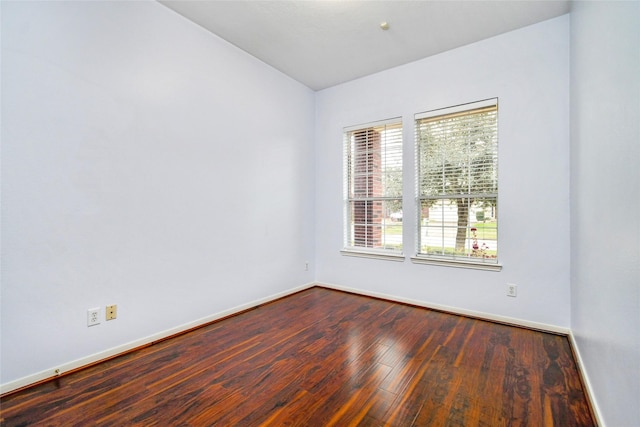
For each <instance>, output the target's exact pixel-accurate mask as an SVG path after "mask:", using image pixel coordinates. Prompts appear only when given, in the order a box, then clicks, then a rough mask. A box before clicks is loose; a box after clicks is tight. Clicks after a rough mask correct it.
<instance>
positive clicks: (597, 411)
mask: <svg viewBox="0 0 640 427" xmlns="http://www.w3.org/2000/svg"><path fill="white" fill-rule="evenodd" d="M569 341H570V342H571V348H572V349H573V354H574V356H575V359H576V363H577V364H578V370H579V371H580V375H581V376H582V383H583V384H584V387H585V388H586V390H585V391H586V394H587V399H589V404H590V405H591V409H592V410H593V416H594V417H596V420H595V421H596V424H597V425H598V426H600V427H606V426H605V424H604V421H603V419H602V416H600V408H599V407H598V402H596V399H595V396H594V395H593V392H592V390H593V388H592V387H591V382H590V381H589V376H588V375H587V371H586V370H585V369H584V364H583V363H582V356H580V348H579V347H578V342H577V341H576V338H575V337H574V336H573V332H569Z"/></svg>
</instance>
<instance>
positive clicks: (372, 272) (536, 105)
mask: <svg viewBox="0 0 640 427" xmlns="http://www.w3.org/2000/svg"><path fill="white" fill-rule="evenodd" d="M494 97H498V98H499V206H500V207H499V209H500V225H499V227H500V230H499V246H500V262H501V264H503V266H504V267H503V269H502V271H501V272H488V271H476V270H468V269H459V268H450V267H437V266H427V265H416V264H413V263H412V262H411V261H409V259H408V258H407V259H406V260H405V261H404V262H393V261H381V260H371V259H363V258H354V257H347V256H342V255H341V254H340V252H339V251H340V249H341V248H342V245H343V232H342V212H343V199H342V194H343V181H342V168H343V158H342V128H343V127H345V126H350V125H356V124H360V123H367V122H371V121H376V120H381V119H387V118H391V117H398V116H402V117H403V121H404V126H405V127H404V154H405V157H404V170H405V173H404V198H405V205H404V226H405V231H404V244H405V255H407V257H409V256H411V255H414V254H415V237H414V233H415V231H414V230H415V219H414V218H413V215H412V212H414V209H415V201H414V197H415V196H414V194H415V189H414V188H415V184H414V181H415V178H414V172H413V167H414V142H413V115H414V114H415V113H418V112H422V111H428V110H432V109H437V108H442V107H448V106H452V105H457V104H462V103H467V102H472V101H477V100H482V99H487V98H494ZM316 190H317V194H316V260H317V261H316V262H317V270H316V274H317V280H318V281H319V282H326V283H332V284H337V285H342V286H350V287H352V288H359V289H365V290H368V291H371V292H377V293H381V294H389V295H396V296H399V297H403V298H410V299H413V300H419V301H426V302H430V303H436V304H442V305H447V306H453V307H459V308H463V309H467V310H474V311H479V312H487V313H492V314H497V315H501V316H509V317H515V318H519V319H525V320H528V321H534V322H540V323H545V324H551V325H555V326H561V327H568V326H569V309H570V307H569V257H570V255H569V16H568V15H565V16H562V17H559V18H556V19H553V20H550V21H546V22H543V23H540V24H537V25H534V26H530V27H527V28H524V29H520V30H516V31H513V32H510V33H506V34H503V35H501V36H498V37H494V38H491V39H488V40H485V41H482V42H479V43H475V44H472V45H468V46H465V47H462V48H459V49H455V50H452V51H449V52H446V53H443V54H440V55H437V56H433V57H430V58H427V59H424V60H421V61H417V62H414V63H411V64H408V65H404V66H401V67H397V68H394V69H391V70H388V71H384V72H381V73H378V74H375V75H371V76H368V77H365V78H362V79H358V80H355V81H352V82H349V83H345V84H343V85H340V86H336V87H333V88H329V89H326V90H323V91H320V92H318V94H317V97H316ZM506 283H516V284H517V285H518V297H517V298H510V297H507V296H506Z"/></svg>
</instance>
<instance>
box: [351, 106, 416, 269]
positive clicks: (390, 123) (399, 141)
mask: <svg viewBox="0 0 640 427" xmlns="http://www.w3.org/2000/svg"><path fill="white" fill-rule="evenodd" d="M387 127H389V128H391V129H390V130H391V132H393V133H392V134H391V136H390V138H391V140H390V141H387V140H386V135H383V136H382V137H381V139H380V147H379V162H380V164H379V166H380V174H379V175H380V176H377V175H376V174H375V173H371V172H370V170H369V165H370V163H371V162H372V161H371V160H369V156H368V153H369V151H368V150H369V148H368V147H369V146H370V145H369V142H368V139H367V142H365V146H366V147H367V148H365V150H366V151H365V152H366V153H367V155H365V161H364V165H367V166H366V171H365V172H361V173H355V172H354V171H355V169H352V167H353V168H355V167H356V166H355V165H354V162H355V161H357V160H355V159H353V158H352V156H355V154H354V153H355V152H354V150H355V148H353V145H354V144H356V143H362V142H364V141H365V140H358V141H357V142H356V141H354V140H353V138H355V137H356V136H355V134H356V133H358V132H368V131H374V132H376V130H377V129H378V130H379V129H384V130H386V128H387ZM403 131H404V127H403V121H402V117H394V118H390V119H385V120H380V121H375V122H370V123H365V124H361V125H355V126H348V127H345V128H343V210H344V212H343V247H342V249H341V251H340V252H341V254H343V255H347V256H357V257H365V258H374V259H383V260H391V261H404V258H405V256H404V253H403V250H404V239H403V233H404V227H403V226H402V222H399V225H400V226H401V227H400V228H401V233H400V235H399V240H400V243H399V245H400V249H396V248H390V247H384V246H385V245H387V243H386V240H385V239H386V235H385V231H386V229H387V228H386V227H388V226H390V225H391V224H392V223H391V222H390V221H391V220H390V218H389V222H387V218H386V215H384V213H383V215H382V217H381V221H382V222H381V223H379V224H378V223H376V222H375V215H371V216H372V217H373V220H372V221H369V218H368V217H369V215H365V216H366V217H367V219H365V221H364V222H362V223H359V224H356V223H355V222H354V221H355V220H353V221H352V216H356V214H353V215H352V212H354V211H355V210H356V209H357V208H356V207H355V206H356V205H357V204H360V205H361V206H362V203H363V202H364V203H365V205H366V204H369V203H371V205H376V209H382V210H383V211H386V210H387V209H386V208H384V207H377V204H380V206H384V204H385V203H388V202H397V203H398V204H399V206H400V207H401V208H402V203H403V178H404V176H403V174H404V171H403V137H404V135H403ZM382 132H383V131H379V133H382ZM366 138H368V137H366ZM387 142H388V143H389V144H391V148H390V149H391V150H392V151H391V152H390V153H389V154H387V153H386V152H385V153H384V154H383V146H386V143H387ZM374 151H375V150H373V151H372V152H374ZM359 155H360V156H362V153H360V154H359ZM387 155H388V156H389V157H387ZM390 159H391V160H390ZM389 163H395V165H394V166H395V167H396V168H399V170H396V171H394V172H395V175H396V176H397V177H399V192H398V193H397V194H395V195H388V194H386V188H385V187H384V182H383V181H384V178H383V177H382V176H383V175H384V174H386V173H389V171H388V168H390V166H389ZM376 177H377V178H379V179H380V180H381V182H382V184H381V185H382V187H381V189H382V192H383V194H381V195H371V194H369V192H370V191H375V190H371V189H367V190H366V192H367V194H364V195H362V194H361V195H360V196H358V195H356V193H357V190H356V187H357V188H361V185H360V186H359V184H356V181H355V180H356V179H358V178H360V179H363V178H364V179H365V180H367V178H369V179H375V178H376ZM369 182H370V181H369V180H367V184H365V185H366V186H369V185H370V184H368V183H369ZM371 185H373V184H371ZM359 209H363V208H362V207H360V208H359ZM366 209H367V208H365V210H366ZM393 225H395V226H397V225H398V223H395V224H393ZM356 227H361V229H362V228H363V227H364V228H365V229H367V230H368V229H371V228H380V230H379V231H378V232H379V233H382V234H381V235H382V240H381V242H382V244H383V247H373V246H366V244H367V243H369V242H370V241H373V242H374V243H375V241H376V238H375V236H374V237H368V236H367V237H365V245H358V244H356V240H357V239H358V236H361V235H360V234H358V233H357V231H356V229H355V228H356ZM368 233H369V231H365V234H368ZM359 238H360V239H362V237H359Z"/></svg>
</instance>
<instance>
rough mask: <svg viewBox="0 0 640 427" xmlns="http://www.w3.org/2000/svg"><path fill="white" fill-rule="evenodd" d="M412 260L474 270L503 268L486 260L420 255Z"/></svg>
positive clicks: (497, 269) (416, 262)
mask: <svg viewBox="0 0 640 427" xmlns="http://www.w3.org/2000/svg"><path fill="white" fill-rule="evenodd" d="M411 262H413V263H414V264H427V265H440V266H443V267H456V268H470V269H474V270H486V271H500V270H502V265H501V264H493V263H491V264H490V263H486V262H474V261H465V260H451V259H438V258H427V257H424V256H419V255H416V256H413V257H411Z"/></svg>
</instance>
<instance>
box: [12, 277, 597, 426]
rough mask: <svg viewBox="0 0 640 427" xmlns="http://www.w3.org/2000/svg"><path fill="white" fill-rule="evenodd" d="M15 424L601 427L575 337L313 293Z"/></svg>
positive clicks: (96, 376) (134, 360)
mask: <svg viewBox="0 0 640 427" xmlns="http://www.w3.org/2000/svg"><path fill="white" fill-rule="evenodd" d="M0 404H1V412H0V420H1V422H2V425H5V426H27V425H47V426H84V425H101V426H102V425H104V426H125V425H144V426H154V425H160V426H177V425H180V426H186V425H188V426H214V425H215V426H334V425H336V426H355V425H358V426H491V427H495V426H536V427H538V426H562V427H571V426H593V425H595V422H594V420H593V418H592V416H591V412H590V409H589V406H588V403H587V399H586V397H585V393H584V389H583V386H582V383H581V380H580V377H579V374H578V371H577V369H576V365H575V362H574V360H573V357H572V353H571V350H570V347H569V342H568V340H567V338H566V337H563V336H558V335H553V334H548V333H542V332H537V331H531V330H527V329H523V328H517V327H512V326H506V325H501V324H496V323H492V322H486V321H481V320H476V319H470V318H466V317H461V316H456V315H451V314H446V313H441V312H437V311H432V310H427V309H422V308H417V307H412V306H408V305H403V304H397V303H393V302H389V301H382V300H378V299H372V298H367V297H363V296H358V295H352V294H348V293H343V292H338V291H334V290H329V289H324V288H317V287H316V288H312V289H309V290H306V291H303V292H301V293H298V294H295V295H292V296H289V297H287V298H284V299H281V300H278V301H275V302H273V303H270V304H267V305H264V306H262V307H259V308H257V309H254V310H251V311H248V312H246V313H243V314H240V315H237V316H234V317H231V318H228V319H225V320H222V321H219V322H216V323H213V324H211V325H209V326H206V327H203V328H200V329H198V330H195V331H192V332H190V333H188V334H184V335H181V336H179V337H177V338H174V339H171V340H167V341H163V342H160V343H158V344H155V345H153V346H150V347H147V348H144V349H141V350H138V351H135V352H132V353H129V354H127V355H124V356H121V357H118V358H115V359H112V360H110V361H107V362H105V363H102V364H100V365H97V366H94V367H90V368H87V369H84V370H82V371H79V372H76V373H73V374H70V375H67V376H63V377H60V378H59V379H57V380H55V381H51V382H48V383H44V384H41V385H38V386H35V387H32V388H29V389H27V390H23V391H20V392H17V393H14V394H10V395H8V396H5V397H4V398H2V399H1V400H0Z"/></svg>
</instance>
